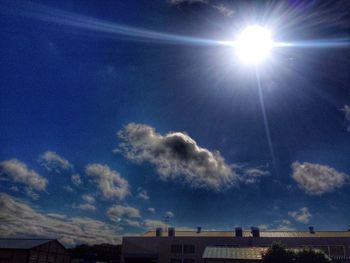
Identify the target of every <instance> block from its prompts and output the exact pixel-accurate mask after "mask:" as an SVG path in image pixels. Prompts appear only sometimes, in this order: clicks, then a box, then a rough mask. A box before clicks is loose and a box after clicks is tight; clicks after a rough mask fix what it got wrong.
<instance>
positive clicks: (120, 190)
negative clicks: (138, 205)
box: [85, 164, 129, 200]
mask: <svg viewBox="0 0 350 263" xmlns="http://www.w3.org/2000/svg"><path fill="white" fill-rule="evenodd" d="M85 172H86V174H87V175H88V176H90V177H92V178H93V179H94V182H95V183H96V184H97V188H98V189H99V190H100V191H101V193H102V194H103V196H104V197H105V198H107V199H112V198H118V199H119V200H122V199H124V198H125V197H126V196H127V195H129V183H128V181H127V180H125V179H124V178H123V177H121V176H120V174H119V173H118V172H117V171H114V170H111V169H110V168H109V166H108V165H102V164H89V165H87V166H86V169H85Z"/></svg>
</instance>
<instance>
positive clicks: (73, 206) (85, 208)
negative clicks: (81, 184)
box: [72, 203, 96, 212]
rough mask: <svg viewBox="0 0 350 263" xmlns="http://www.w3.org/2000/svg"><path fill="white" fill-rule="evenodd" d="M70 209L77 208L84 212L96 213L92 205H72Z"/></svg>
mask: <svg viewBox="0 0 350 263" xmlns="http://www.w3.org/2000/svg"><path fill="white" fill-rule="evenodd" d="M72 208H77V209H80V210H84V211H90V212H95V211H96V207H95V206H94V205H92V204H89V203H86V204H80V205H76V204H73V205H72Z"/></svg>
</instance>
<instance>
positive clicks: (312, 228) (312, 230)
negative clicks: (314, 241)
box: [309, 226, 315, 234]
mask: <svg viewBox="0 0 350 263" xmlns="http://www.w3.org/2000/svg"><path fill="white" fill-rule="evenodd" d="M309 232H310V234H315V230H314V227H313V226H309Z"/></svg>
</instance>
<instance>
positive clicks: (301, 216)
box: [288, 207, 312, 224]
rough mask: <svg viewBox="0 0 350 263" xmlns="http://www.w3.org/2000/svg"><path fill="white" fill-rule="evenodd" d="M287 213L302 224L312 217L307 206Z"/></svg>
mask: <svg viewBox="0 0 350 263" xmlns="http://www.w3.org/2000/svg"><path fill="white" fill-rule="evenodd" d="M288 215H289V216H290V217H292V218H293V219H294V220H295V221H297V222H299V223H303V224H307V223H309V221H310V218H311V217H312V215H311V213H310V212H309V209H308V208H307V207H302V208H300V209H299V210H298V211H290V212H288Z"/></svg>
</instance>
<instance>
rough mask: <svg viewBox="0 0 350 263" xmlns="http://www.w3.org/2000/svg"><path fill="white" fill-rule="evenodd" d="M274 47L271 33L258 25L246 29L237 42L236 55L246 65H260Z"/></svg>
mask: <svg viewBox="0 0 350 263" xmlns="http://www.w3.org/2000/svg"><path fill="white" fill-rule="evenodd" d="M272 46H273V41H272V38H271V32H270V30H268V29H267V28H265V27H261V26H258V25H254V26H248V27H247V28H245V29H244V30H243V31H242V32H241V33H240V35H239V36H238V38H237V39H236V41H235V48H236V54H237V56H238V58H239V59H240V61H241V62H243V63H245V64H254V65H257V64H260V63H261V62H263V61H264V60H265V59H266V58H267V57H268V56H269V54H270V51H271V49H272Z"/></svg>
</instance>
